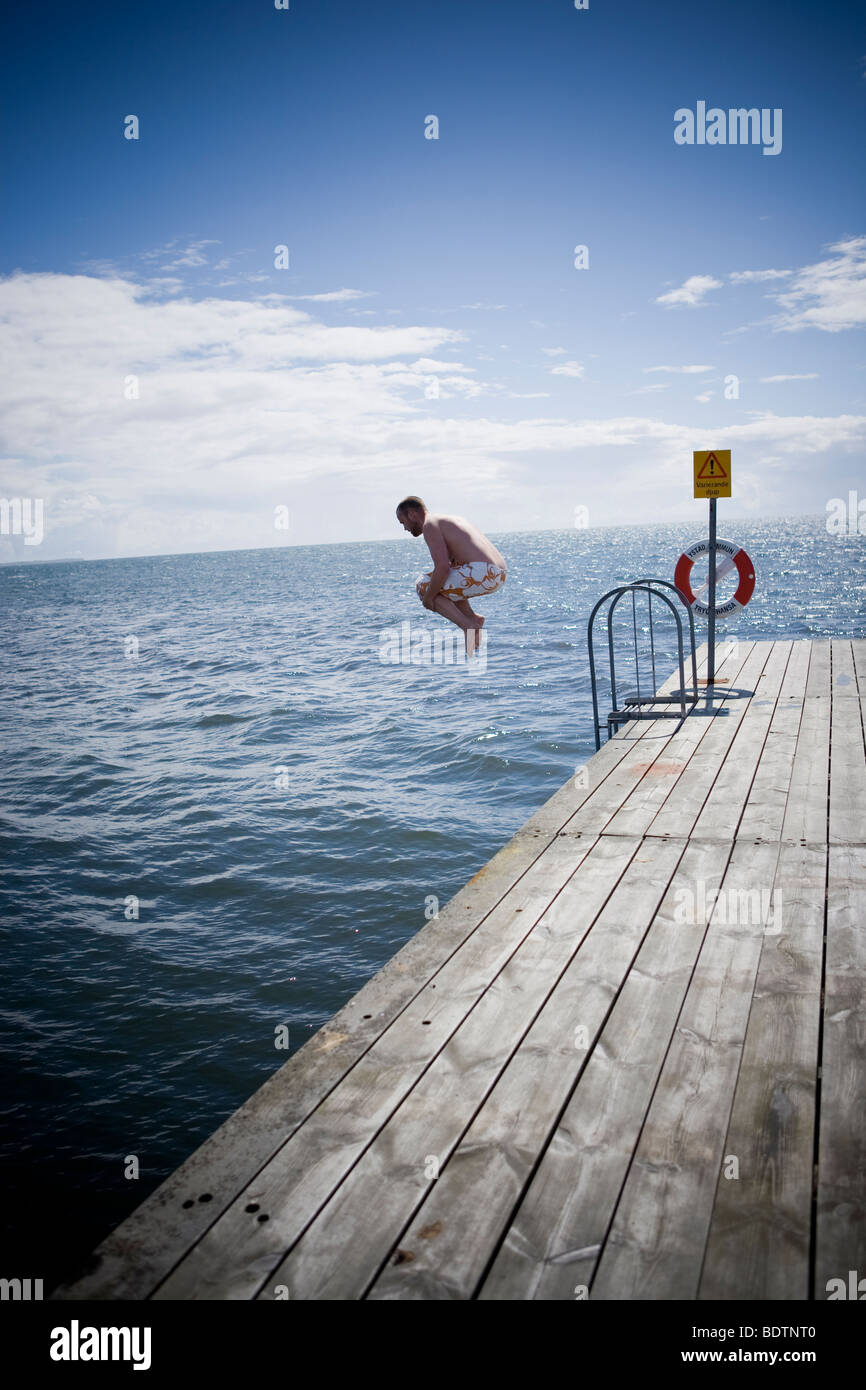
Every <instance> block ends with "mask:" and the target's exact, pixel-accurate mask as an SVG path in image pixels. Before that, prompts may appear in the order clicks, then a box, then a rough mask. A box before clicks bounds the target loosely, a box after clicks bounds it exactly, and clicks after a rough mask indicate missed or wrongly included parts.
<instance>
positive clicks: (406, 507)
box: [397, 497, 427, 536]
mask: <svg viewBox="0 0 866 1390" xmlns="http://www.w3.org/2000/svg"><path fill="white" fill-rule="evenodd" d="M426 515H427V508H426V507H425V505H424V503H423V502H422V501H421V498H420V497H404V498H403V501H402V502H401V503H400V504H399V506H398V507H397V520H398V521H399V523H400V525H401V526H402V527H403V530H404V531H410V532H411V533H412V535H413V536H420V535H421V532H422V531H423V529H424V518H425V517H426Z"/></svg>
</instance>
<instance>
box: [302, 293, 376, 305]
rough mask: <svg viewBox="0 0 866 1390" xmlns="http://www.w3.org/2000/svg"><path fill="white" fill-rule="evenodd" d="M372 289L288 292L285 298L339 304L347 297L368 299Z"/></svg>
mask: <svg viewBox="0 0 866 1390" xmlns="http://www.w3.org/2000/svg"><path fill="white" fill-rule="evenodd" d="M372 295H373V290H328V291H327V292H326V293H325V294H290V295H287V296H286V298H287V299H306V300H309V301H310V302H311V303H314V304H341V303H344V302H345V301H346V300H348V299H370V298H371V297H372Z"/></svg>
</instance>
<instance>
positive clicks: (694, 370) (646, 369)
mask: <svg viewBox="0 0 866 1390" xmlns="http://www.w3.org/2000/svg"><path fill="white" fill-rule="evenodd" d="M641 371H644V372H685V373H686V375H691V374H692V373H695V374H697V375H700V373H701V372H711V371H713V368H712V367H704V366H700V365H699V366H696V367H642V368H641Z"/></svg>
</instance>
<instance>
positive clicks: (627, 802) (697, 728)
mask: <svg viewBox="0 0 866 1390" xmlns="http://www.w3.org/2000/svg"><path fill="white" fill-rule="evenodd" d="M754 645H755V644H754V642H748V643H747V642H738V643H737V644H736V646H735V647H732V648H729V649H727V655H726V656H725V657H724V658H723V659H722V660H721V661H720V662H719V667H718V671H717V675H722V674H723V673H724V675H725V677H726V678H727V679H728V681H729V682H730V685H736V684H737V682H738V680H739V677H740V673H741V672H742V671H743V670H744V669H745V663H746V659H747V657H748V656H749V654H750V653H751V652H752V650H753V648H754ZM723 698H724V697H722V700H723ZM716 703H720V700H719V695H718V694H717V697H716ZM733 703H734V701H733V700H731V701H730V702H729V704H733ZM712 724H713V721H712V719H709V718H704V717H702V716H700V715H696V716H695V717H693V718H689V719H687V720H686V721H685V724H684V725H682V727H680V728H678V729H677V730H676V731H675V733H674V735H673V737H672V738H671V740H670V742H669V743H668V744H667V746H666V747H665V749H664V751H663V753H662V752H659V753H657V754H656V755H655V756H654V757H653V758H652V760H651V762H650V761H649V760H648V759H647V752H648V751H649V750H648V749H647V750H643V749H642V750H641V753H642V757H641V759H640V761H639V762H637V763H636V764H635V765H634V768H635V774H636V775H638V778H639V780H638V781H637V785H636V786H635V787H634V789H633V790H632V791H631V792H627V793H626V795H625V797H624V799H623V801H622V804H621V806H620V807H619V809H618V810H617V812H616V813H615V814H614V815H613V816H612V817H611V818H610V820H609V821H608V823H607V825H606V826H605V833H606V834H608V835H645V834H646V833H647V831H648V830H649V827H650V825H651V824H652V822H653V820H654V819H655V817H656V815H657V814H658V812H659V810H660V809H661V807H662V806H663V805H664V803H665V801H666V800H667V799H668V797H669V796H670V795H671V794H673V793H674V789H675V787H676V785H677V782H678V781H679V778H680V776H681V775H682V773H683V772H684V771H685V768H686V766H687V764H688V762H689V759H690V758H691V756H692V754H693V753H694V751H695V749H696V748H697V747H698V745H699V744H700V742H701V740H702V739H703V738H704V737H705V735H706V734H707V733H708V732H709V730H710V729H711V728H712Z"/></svg>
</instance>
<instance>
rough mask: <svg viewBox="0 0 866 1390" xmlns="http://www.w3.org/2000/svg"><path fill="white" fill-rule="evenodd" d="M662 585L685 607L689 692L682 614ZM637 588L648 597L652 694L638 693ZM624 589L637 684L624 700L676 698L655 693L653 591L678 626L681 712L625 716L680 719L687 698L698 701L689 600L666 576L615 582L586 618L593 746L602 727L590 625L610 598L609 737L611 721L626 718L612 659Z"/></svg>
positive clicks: (648, 702)
mask: <svg viewBox="0 0 866 1390" xmlns="http://www.w3.org/2000/svg"><path fill="white" fill-rule="evenodd" d="M663 589H673V591H674V594H675V595H676V597H677V598H678V599H679V600H680V602H681V603H682V604H684V605H685V607H686V611H687V613H688V617H689V642H690V647H691V658H692V689H691V691H690V692H688V694H687V692H686V675H685V658H684V653H683V625H682V619H681V617H680V613H679V609H678V608H677V606H676V604H675V603H673V602H672V600H671V599H670V598H669V596H668V595H667V594H666V593H663V592H662V590H663ZM639 592H641V593H646V595H647V601H648V605H649V631H650V652H651V660H652V678H653V693H652V695H650V696H643V697H642V696H641V693H640V661H639V655H638V644H637V607H636V594H637V593H639ZM627 593H630V594H631V596H632V626H633V634H634V652H635V675H636V685H637V689H636V694H635V696H634V697H631V698H630V697H626V698H625V701H624V703H625V704H636V705H638V706H641V705H652V704H656V703H665V704H670V703H672V702H673V700H674V699H675V698H676V696H665V695H657V694H656V671H655V637H654V633H653V617H652V599H653V594H655V596H656V598H658V599H659V600H660V601H661V602H663V603H664V604H665V605H666V606H667V607H668V608H669V609H670V611H671V612H672V613H673V615H674V621H675V623H676V628H677V656H678V669H679V673H680V687H679V691H678V697H679V705H680V713H679V715H676V714H674V713H672V712H667V711H666V712H664V713H662V714H654V715H652V716H649V715H642V714H641V713H640V712H638V713H637V714H636V715H635V714H630V715H628V716H627V717H628V718H649V717H652V718H668V719H671V718H674V719H675V718H679V719H680V721H682V720H684V719H685V718H686V716H687V714H688V710H687V708H686V702H687V699H688V700H689V701H690V705H691V708H694V706H695V704H696V703H697V700H698V673H697V661H696V657H695V623H694V615H693V614H692V610H691V607H690V606H689V604H688V602H687V601H686V598H685V596H684V595H683V594H682V593H681V592H680V590H679V589H678V588H677V587H676V585H675V584H672V583H671V582H670V581H669V580H666V579H652V578H643V579H633V580H630V581H629V582H628V583H625V584H618V585H616V586H615V587H614V588H613V589H609V590H608V592H607V593H606V594H603V595H602V596H601V598H600V599H599V600H598V601H597V602H596V604H595V606H594V607H593V610H592V612H591V614H590V616H589V622H588V624H587V644H588V647H589V673H590V681H591V684H592V712H593V729H594V733H595V746H596V749H599V748H600V747H601V739H600V737H599V732H600V729H601V724H600V722H599V717H598V681H597V677H596V666H595V647H594V642H593V628H594V625H595V621H596V617H597V615H598V612H599V609H600V608H601V607H602V605H603V604H605V603H607V602H608V601H610V607H609V608H608V610H607V641H608V664H609V670H610V688H611V700H612V702H613V708H612V710H611V713H610V714H609V715H608V717H607V721H606V724H607V731H608V737H610V736H611V725H612V724H617V723H619V722H620V720H622V719H624V718H626V716H625V714H624V712H623V711H620V710H619V709H618V708H617V698H616V663H615V654H614V649H613V615H614V611H615V609H616V607H617V604H619V603H620V602H621V600H622V599H623V598H624V597H625V595H626V594H627Z"/></svg>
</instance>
